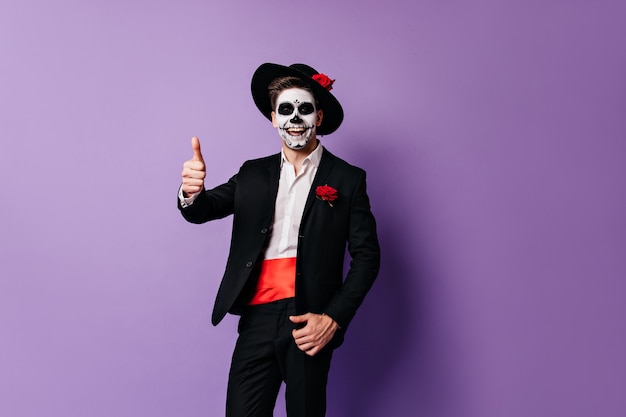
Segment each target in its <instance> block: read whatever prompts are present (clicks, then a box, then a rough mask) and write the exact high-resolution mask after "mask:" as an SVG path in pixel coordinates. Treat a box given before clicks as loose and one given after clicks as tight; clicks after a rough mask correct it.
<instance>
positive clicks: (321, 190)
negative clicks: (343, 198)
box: [315, 185, 339, 207]
mask: <svg viewBox="0 0 626 417" xmlns="http://www.w3.org/2000/svg"><path fill="white" fill-rule="evenodd" d="M315 195H316V196H317V198H319V199H320V200H322V201H326V202H328V205H329V206H331V207H332V206H333V201H335V200H336V199H337V198H338V197H339V194H338V192H337V190H335V189H334V188H333V187H329V186H328V185H320V186H319V187H317V188H316V189H315Z"/></svg>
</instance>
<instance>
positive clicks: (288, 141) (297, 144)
mask: <svg viewBox="0 0 626 417" xmlns="http://www.w3.org/2000/svg"><path fill="white" fill-rule="evenodd" d="M282 139H283V141H284V142H285V145H287V147H288V148H289V149H293V150H294V151H298V150H300V149H303V148H305V147H306V145H307V144H308V143H309V139H299V140H293V138H289V137H287V138H284V137H283V138H282Z"/></svg>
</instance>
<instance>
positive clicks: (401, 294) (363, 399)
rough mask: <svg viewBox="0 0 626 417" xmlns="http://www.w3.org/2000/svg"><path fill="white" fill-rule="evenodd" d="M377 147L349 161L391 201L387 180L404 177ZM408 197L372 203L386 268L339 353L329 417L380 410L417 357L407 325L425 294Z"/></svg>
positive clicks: (370, 189)
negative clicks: (418, 283)
mask: <svg viewBox="0 0 626 417" xmlns="http://www.w3.org/2000/svg"><path fill="white" fill-rule="evenodd" d="M381 145H382V144H381ZM355 151H356V152H357V154H356V155H355ZM376 151H377V149H372V148H358V149H352V151H351V152H350V153H351V156H350V158H349V161H350V162H352V163H354V164H355V165H358V166H362V167H364V168H365V169H366V170H367V172H368V193H369V195H370V199H372V200H374V199H373V196H375V197H377V199H376V200H378V201H390V200H389V199H387V198H385V197H386V194H388V192H389V191H388V190H386V189H384V188H383V186H382V184H393V183H396V184H397V182H398V178H397V177H394V178H389V176H390V175H389V173H390V170H389V167H388V166H387V164H386V163H385V162H384V161H381V160H380V159H379V157H380V153H379V152H376ZM381 151H383V152H387V151H388V150H387V151H384V150H381ZM397 186H398V187H403V186H406V185H403V184H397ZM398 196H400V197H399V198H398ZM381 197H382V198H381ZM402 198H403V197H402V194H397V195H396V197H394V201H393V204H383V205H380V204H374V202H373V203H372V205H373V209H374V215H375V216H376V221H377V228H378V237H379V240H380V246H381V269H380V273H379V275H378V278H377V280H376V282H375V283H374V286H373V287H372V290H371V291H370V292H369V294H368V295H367V297H366V298H365V301H364V303H363V305H362V306H361V308H360V309H359V311H358V312H357V315H356V316H355V318H354V320H353V322H352V324H351V325H350V328H349V329H348V331H347V333H346V340H345V343H344V344H343V346H341V347H340V348H339V349H338V350H337V351H336V352H335V354H334V357H333V366H332V370H331V374H330V380H329V386H328V411H329V413H328V414H329V417H333V416H335V415H336V416H340V415H341V416H344V417H351V416H355V417H356V416H358V417H365V416H370V415H374V414H376V403H377V402H380V396H381V393H383V392H385V391H386V390H385V385H386V383H387V381H388V379H389V378H390V377H391V373H392V372H393V370H394V369H396V368H397V367H401V366H403V362H404V361H406V360H408V359H407V357H408V356H410V355H411V352H410V345H411V337H412V336H411V335H410V334H409V333H410V332H408V331H407V329H409V328H411V327H414V323H411V321H412V320H413V319H412V317H413V316H414V312H413V304H414V303H415V302H416V300H415V299H414V298H415V297H416V296H418V295H419V294H412V293H411V290H410V285H409V281H414V280H415V279H416V277H415V274H416V270H419V264H418V265H416V264H415V260H416V259H417V258H418V254H416V253H413V252H414V249H412V248H407V245H406V243H407V241H409V240H407V239H406V238H407V236H406V233H408V228H407V225H406V224H405V222H404V221H403V219H404V220H406V218H404V217H403V216H398V213H397V212H398V208H400V207H409V205H408V204H405V203H407V202H405V201H401V199H402ZM404 198H406V197H404ZM416 268H417V269H416ZM417 302H419V301H417ZM382 402H384V401H382ZM372 413H374V414H372Z"/></svg>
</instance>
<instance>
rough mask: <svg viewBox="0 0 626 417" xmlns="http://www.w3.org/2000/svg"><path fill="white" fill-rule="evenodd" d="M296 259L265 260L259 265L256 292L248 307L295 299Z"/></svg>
mask: <svg viewBox="0 0 626 417" xmlns="http://www.w3.org/2000/svg"><path fill="white" fill-rule="evenodd" d="M295 295H296V258H295V257H294V258H279V259H266V260H264V261H263V263H262V264H261V273H260V275H259V283H258V284H257V287H256V292H255V294H254V296H253V297H252V300H250V303H249V304H250V305H255V304H265V303H271V302H272V301H277V300H282V299H285V298H291V297H295Z"/></svg>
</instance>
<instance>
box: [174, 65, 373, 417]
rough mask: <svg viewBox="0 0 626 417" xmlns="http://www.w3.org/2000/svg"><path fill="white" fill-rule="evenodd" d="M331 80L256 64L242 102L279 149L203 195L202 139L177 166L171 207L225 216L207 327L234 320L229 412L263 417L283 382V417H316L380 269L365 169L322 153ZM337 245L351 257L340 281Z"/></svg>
mask: <svg viewBox="0 0 626 417" xmlns="http://www.w3.org/2000/svg"><path fill="white" fill-rule="evenodd" d="M333 82H334V80H331V79H330V78H328V77H327V76H326V75H324V74H320V73H318V72H317V71H316V70H314V69H313V68H311V67H309V66H307V65H304V64H293V65H291V66H289V67H286V66H282V65H277V64H270V63H266V64H263V65H261V66H260V67H259V68H258V69H257V70H256V72H255V73H254V75H253V77H252V96H253V98H254V102H255V104H256V106H257V107H258V109H259V110H260V111H261V113H262V114H263V115H264V116H265V117H267V118H268V119H270V120H271V122H272V125H273V126H274V128H276V129H277V130H278V133H279V135H280V138H281V143H282V149H281V152H280V153H279V154H276V155H272V156H269V157H265V158H261V159H256V160H252V161H247V162H245V163H244V164H243V165H242V167H241V168H240V170H239V172H238V173H237V174H236V175H235V176H233V177H232V178H231V179H230V180H229V181H228V182H227V183H225V184H222V185H220V186H218V187H216V188H213V189H211V190H205V189H204V179H205V165H204V159H203V156H202V153H201V150H200V142H199V140H198V139H197V138H195V137H194V138H193V139H192V149H193V152H194V156H193V158H192V159H190V160H189V161H187V162H185V163H184V165H183V172H182V186H181V188H180V190H179V203H178V204H179V208H180V210H181V213H182V215H183V216H184V218H185V219H187V220H188V221H190V222H192V223H204V222H206V221H209V220H213V219H218V218H223V217H225V216H228V215H230V214H233V230H232V237H231V246H230V254H229V257H228V262H227V265H226V271H225V273H224V276H223V278H222V282H221V285H220V288H219V290H218V294H217V297H216V300H215V307H214V309H213V316H212V322H213V324H214V325H217V324H218V323H219V322H220V321H221V320H222V318H223V317H224V315H225V314H226V313H227V312H229V313H232V314H238V315H241V318H240V321H239V327H238V332H239V338H238V340H237V344H236V346H235V350H234V353H233V358H232V363H231V369H230V373H229V381H228V391H227V399H226V415H227V416H228V417H243V416H260V417H265V416H271V415H272V414H273V409H274V405H275V402H276V396H277V394H278V391H279V388H280V384H281V382H282V381H284V382H285V384H286V392H285V400H286V406H287V414H288V416H289V417H300V416H307V417H322V416H324V415H325V412H326V383H327V376H328V371H329V367H330V361H331V356H332V352H333V349H334V348H336V347H338V346H339V345H340V344H341V343H342V341H343V336H344V333H345V331H346V328H347V327H348V325H349V323H350V321H351V320H352V318H353V316H354V314H355V312H356V310H357V308H358V307H359V306H360V304H361V302H362V301H363V298H364V297H365V295H366V293H367V292H368V290H369V289H370V287H371V285H372V283H373V282H374V279H375V278H376V275H377V274H378V268H379V260H380V252H379V246H378V239H377V236H376V224H375V221H374V217H373V215H372V213H371V211H370V205H369V199H368V196H367V193H366V185H365V172H364V171H363V170H362V169H360V168H357V167H354V166H351V165H349V164H347V163H346V162H344V161H343V160H341V159H339V158H337V157H335V156H334V155H332V154H331V153H330V152H328V151H327V150H326V149H325V148H323V147H322V145H321V143H320V141H319V140H318V138H317V134H320V135H325V134H330V133H332V132H334V131H335V130H337V128H338V127H339V126H340V125H341V122H342V121H343V109H342V107H341V105H340V104H339V102H338V101H337V99H336V98H335V97H334V96H333V95H332V94H331V93H330V90H331V88H332V84H333ZM346 245H347V248H348V252H349V254H350V256H351V258H352V260H351V263H350V268H349V271H348V273H347V275H346V277H345V278H344V277H343V265H344V255H345V249H346Z"/></svg>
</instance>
